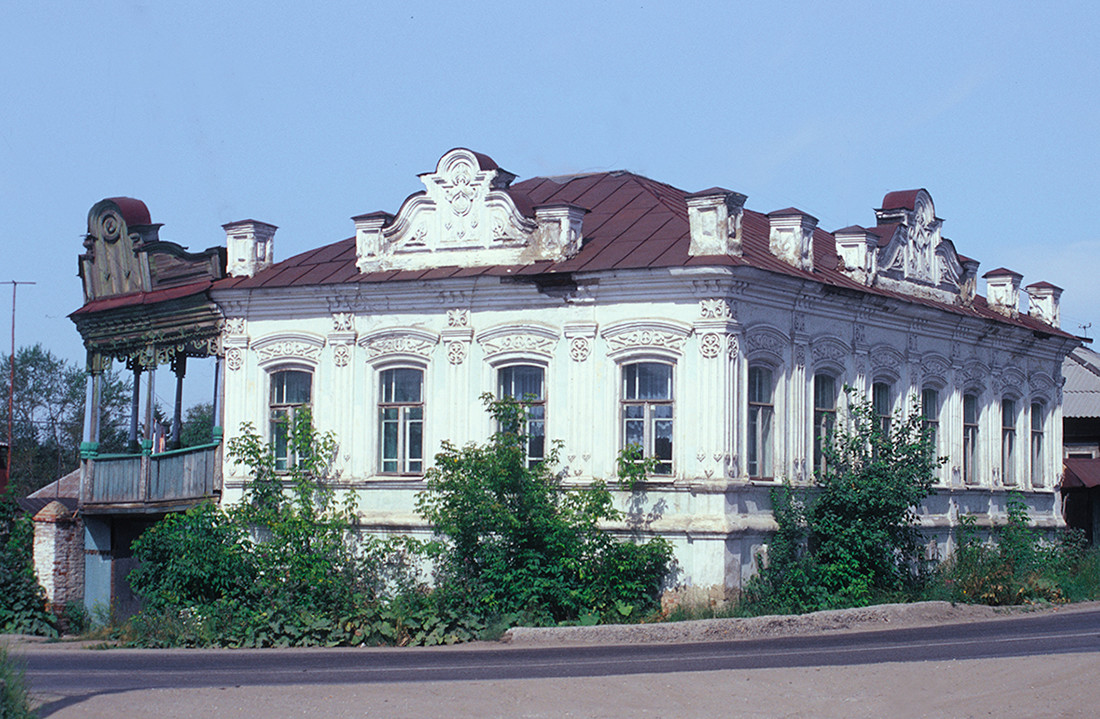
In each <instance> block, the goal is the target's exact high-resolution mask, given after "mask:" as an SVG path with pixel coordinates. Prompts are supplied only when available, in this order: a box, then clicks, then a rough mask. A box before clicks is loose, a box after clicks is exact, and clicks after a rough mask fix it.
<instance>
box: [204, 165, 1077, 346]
mask: <svg viewBox="0 0 1100 719" xmlns="http://www.w3.org/2000/svg"><path fill="white" fill-rule="evenodd" d="M507 192H508V194H509V195H510V196H511V197H512V198H513V199H516V200H517V204H518V205H519V206H521V207H522V208H528V209H527V210H525V212H526V213H527V214H530V211H529V208H533V207H537V206H540V205H548V204H555V203H568V204H570V205H575V206H578V207H581V208H584V209H586V210H588V213H587V214H586V215H585V216H584V223H583V226H582V227H583V236H584V245H583V247H582V248H581V250H580V251H579V252H578V253H577V254H576V255H574V256H573V257H571V258H569V259H566V260H562V261H561V262H548V261H541V262H535V263H532V264H529V265H524V266H520V267H510V266H499V265H494V266H485V267H463V268H458V267H437V268H432V269H429V270H411V271H410V270H405V271H400V272H398V271H396V270H390V271H381V272H370V273H365V274H363V273H360V272H359V270H358V269H357V267H356V265H355V261H356V257H355V239H354V238H349V239H346V240H341V241H339V242H335V243H333V244H331V245H326V246H324V247H319V248H317V249H314V250H309V251H308V252H304V253H302V254H299V255H296V256H294V257H291V258H289V259H286V260H283V261H282V262H279V263H277V264H275V265H273V266H272V267H269V268H267V269H265V270H262V271H260V272H258V273H256V275H255V276H253V277H235V278H227V279H224V280H220V281H218V282H217V283H216V284H215V288H216V289H229V288H240V289H252V288H256V289H260V288H265V289H275V288H283V287H291V286H302V285H327V284H345V283H377V282H390V281H408V280H428V279H443V278H454V277H471V276H478V275H490V276H530V275H535V274H554V273H564V272H598V271H601V270H620V269H642V268H650V267H681V266H707V265H710V266H739V265H751V266H753V267H757V268H759V269H762V270H768V271H771V272H776V273H780V274H784V275H792V276H797V277H803V278H806V279H812V280H815V281H817V282H821V283H823V284H827V285H833V286H838V287H845V288H849V289H852V290H857V291H860V292H867V293H871V294H876V295H881V296H887V297H893V298H896V299H899V300H902V301H906V302H911V303H916V304H921V305H926V306H931V307H936V308H939V309H941V310H945V311H948V312H952V313H955V314H961V315H969V316H975V317H983V318H986V319H990V320H994V321H997V322H1001V323H1008V324H1013V325H1018V326H1022V327H1026V328H1029V329H1032V330H1034V331H1038V332H1044V333H1049V334H1058V335H1061V336H1065V337H1070V336H1071V335H1069V334H1067V333H1065V332H1062V331H1060V330H1055V329H1054V328H1052V327H1050V326H1049V325H1046V324H1044V323H1042V322H1039V321H1037V320H1035V319H1033V318H1031V317H1029V316H1027V315H1020V316H1018V317H1016V318H1010V317H1006V316H1005V315H1003V314H1001V313H999V312H996V311H994V310H992V309H990V308H989V307H988V306H987V305H986V303H985V300H984V299H983V298H981V297H977V298H975V301H974V302H973V303H972V304H971V305H970V306H962V305H955V304H947V303H943V302H937V301H934V300H929V299H924V298H920V297H916V296H913V295H907V294H903V293H899V292H894V291H890V290H885V289H882V288H877V287H867V286H866V285H863V284H862V283H858V282H856V281H854V280H852V279H851V278H849V277H848V276H847V275H845V274H843V273H841V272H840V271H839V270H837V266H838V264H839V258H838V256H837V252H836V242H835V239H834V237H833V235H832V234H831V233H829V232H826V231H825V230H823V229H821V228H820V227H817V228H815V229H814V271H813V272H806V271H803V270H801V269H797V268H795V267H792V266H791V265H789V264H787V263H786V262H784V261H782V260H780V259H778V258H777V257H775V256H774V255H773V254H772V253H771V251H770V249H769V234H770V222H769V219H768V215H765V214H761V213H759V212H754V211H752V210H748V209H746V210H745V211H744V214H743V216H742V247H743V255H742V256H741V257H730V256H728V255H717V256H713V257H691V256H689V255H688V247H689V245H690V229H689V226H688V212H687V203H686V200H685V198H686V197H687V196H688V193H685V192H684V191H683V190H679V189H677V188H675V187H672V186H670V185H666V184H664V183H661V182H657V181H655V180H651V179H649V178H648V177H643V176H641V175H636V174H634V173H631V172H626V171H615V172H597V173H586V174H579V175H566V176H559V177H535V178H531V179H529V180H524V181H522V182H516V183H514V184H513V185H512V186H511V187H509V188H508V190H507ZM917 192H919V191H918V190H908V191H905V192H902V193H890V194H888V195H887V196H886V199H887V200H890V202H886V201H885V200H884V205H887V206H889V205H891V204H894V205H896V206H901V205H903V204H904V203H905V202H907V201H908V198H909V197H910V195H911V196H912V197H913V198H915V197H916V193H917ZM695 194H699V193H695ZM899 203H900V204H899ZM910 204H911V203H910ZM788 212H790V213H798V214H806V213H804V212H802V211H801V210H797V209H794V208H791V209H789V210H780V211H779V212H775V213H772V214H773V215H776V214H780V213H784V214H785V213H788ZM896 227H897V225H894V224H887V225H879V226H877V227H872V228H868V231H869V232H872V233H874V234H876V235H878V236H879V237H880V238H882V239H881V241H880V245H885V244H887V243H888V242H889V240H890V238H891V237H892V236H893V233H894V230H895V228H896ZM960 259H965V258H960Z"/></svg>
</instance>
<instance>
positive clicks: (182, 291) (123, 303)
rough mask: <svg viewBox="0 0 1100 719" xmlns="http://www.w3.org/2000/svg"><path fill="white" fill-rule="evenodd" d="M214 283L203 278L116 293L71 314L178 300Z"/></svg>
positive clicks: (202, 290) (206, 288)
mask: <svg viewBox="0 0 1100 719" xmlns="http://www.w3.org/2000/svg"><path fill="white" fill-rule="evenodd" d="M212 284H213V282H211V281H210V280H203V281H202V282H193V283H191V284H189V285H181V286H179V287H169V288H167V289H163V290H153V291H152V292H134V293H131V294H128V295H115V296H113V297H104V298H103V299H100V300H92V301H91V302H89V303H87V304H86V305H84V306H83V307H81V308H80V309H78V310H77V311H76V312H73V313H72V314H70V315H69V316H70V317H72V316H74V315H86V314H90V313H92V312H102V311H104V310H113V309H117V308H119V307H134V306H137V305H151V304H155V303H157V302H164V301H165V300H176V299H179V298H180V297H190V296H191V295H197V294H199V293H200V292H205V291H206V290H208V289H210V286H211V285H212Z"/></svg>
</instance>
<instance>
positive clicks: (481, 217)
mask: <svg viewBox="0 0 1100 719" xmlns="http://www.w3.org/2000/svg"><path fill="white" fill-rule="evenodd" d="M514 179H515V175H513V174H512V173H510V172H508V171H506V170H503V169H501V168H500V167H498V166H497V164H496V163H495V162H493V160H492V159H491V158H489V157H487V156H485V155H481V154H479V153H476V152H473V151H471V150H467V149H464V148H457V149H454V150H451V151H450V152H448V153H447V154H445V155H443V157H442V158H440V160H439V164H438V165H437V166H436V169H435V171H434V172H428V173H424V174H423V175H420V180H421V182H423V183H424V188H425V189H424V191H423V192H419V193H417V194H415V195H413V196H411V197H410V198H409V199H407V200H406V201H405V204H404V205H402V207H401V210H400V211H399V212H398V213H397V216H396V217H395V218H391V217H390V216H389V215H385V214H384V213H374V214H372V215H361V216H359V217H356V218H354V219H355V223H356V233H355V234H356V238H355V244H356V255H357V258H358V259H357V264H358V267H359V269H360V271H362V272H372V271H375V270H384V269H427V268H431V267H440V266H459V267H473V266H484V265H497V264H520V263H525V262H529V261H531V260H536V259H547V257H544V256H543V255H545V254H547V253H546V252H543V251H542V250H543V249H544V244H545V243H543V242H540V239H541V235H540V232H539V230H540V228H539V222H536V220H535V219H534V218H531V217H526V216H524V214H523V213H522V212H521V211H520V209H519V208H517V207H516V204H515V202H514V201H513V199H512V197H511V196H510V195H509V194H508V186H509V185H510V184H511V183H512V181H513V180H514ZM551 224H554V226H555V227H557V228H559V229H560V228H561V227H562V223H561V221H560V218H558V221H557V223H556V224H555V223H551ZM565 225H566V230H568V231H570V232H572V233H573V234H574V235H575V237H573V238H572V240H571V241H572V242H574V243H575V242H577V241H578V240H579V220H578V221H577V222H576V223H574V224H570V223H565ZM558 249H560V248H558ZM550 254H553V253H550ZM554 259H557V258H556V257H554Z"/></svg>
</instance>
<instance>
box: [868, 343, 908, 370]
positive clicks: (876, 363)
mask: <svg viewBox="0 0 1100 719" xmlns="http://www.w3.org/2000/svg"><path fill="white" fill-rule="evenodd" d="M870 357H871V366H872V367H873V368H874V369H875V370H877V371H883V370H885V371H888V372H892V373H894V374H895V375H896V374H897V373H898V372H899V371H900V369H901V366H902V364H904V362H905V358H904V357H903V356H902V354H901V352H898V351H897V350H896V349H894V348H893V347H891V346H889V345H882V344H880V345H875V346H874V347H872V348H871V354H870Z"/></svg>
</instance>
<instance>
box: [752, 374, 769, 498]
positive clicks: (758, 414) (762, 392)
mask: <svg viewBox="0 0 1100 719" xmlns="http://www.w3.org/2000/svg"><path fill="white" fill-rule="evenodd" d="M748 395H749V446H748V448H747V449H748V452H747V456H748V472H749V476H750V477H758V478H759V477H772V476H774V472H775V470H774V469H773V468H772V453H773V451H774V450H773V449H772V445H773V444H774V443H773V441H772V426H773V419H774V417H775V404H774V401H773V399H772V371H771V369H769V368H767V367H761V366H759V365H752V366H750V367H749V392H748Z"/></svg>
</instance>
